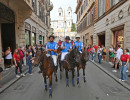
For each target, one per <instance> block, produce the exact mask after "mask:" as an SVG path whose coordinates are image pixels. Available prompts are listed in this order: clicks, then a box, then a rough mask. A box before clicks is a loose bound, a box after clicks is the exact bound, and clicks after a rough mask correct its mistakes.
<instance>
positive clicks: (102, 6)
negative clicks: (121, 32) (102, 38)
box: [98, 0, 106, 17]
mask: <svg viewBox="0 0 130 100" xmlns="http://www.w3.org/2000/svg"><path fill="white" fill-rule="evenodd" d="M105 1H106V0H98V17H100V16H102V15H103V14H104V12H105Z"/></svg>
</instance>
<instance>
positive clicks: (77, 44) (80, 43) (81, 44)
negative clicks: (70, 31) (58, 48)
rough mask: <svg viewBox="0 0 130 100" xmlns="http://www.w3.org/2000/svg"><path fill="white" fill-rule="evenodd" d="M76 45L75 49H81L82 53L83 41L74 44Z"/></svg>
mask: <svg viewBox="0 0 130 100" xmlns="http://www.w3.org/2000/svg"><path fill="white" fill-rule="evenodd" d="M74 45H75V47H79V51H81V49H82V47H83V42H81V41H79V42H78V41H75V42H74Z"/></svg>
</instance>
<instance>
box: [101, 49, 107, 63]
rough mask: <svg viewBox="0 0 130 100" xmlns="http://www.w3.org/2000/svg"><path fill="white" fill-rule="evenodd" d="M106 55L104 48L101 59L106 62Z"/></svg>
mask: <svg viewBox="0 0 130 100" xmlns="http://www.w3.org/2000/svg"><path fill="white" fill-rule="evenodd" d="M106 55H107V49H106V47H103V53H102V58H103V60H104V61H107V58H106Z"/></svg>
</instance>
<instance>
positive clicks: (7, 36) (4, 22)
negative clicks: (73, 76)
mask: <svg viewBox="0 0 130 100" xmlns="http://www.w3.org/2000/svg"><path fill="white" fill-rule="evenodd" d="M0 24H1V40H0V41H1V42H2V48H3V51H5V50H6V48H7V47H8V46H10V47H11V50H12V52H13V51H14V49H15V48H16V37H15V14H14V12H13V11H12V10H11V9H9V8H8V7H6V6H5V5H3V4H2V3H0Z"/></svg>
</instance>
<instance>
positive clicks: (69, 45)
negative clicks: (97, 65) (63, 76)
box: [61, 42, 72, 52]
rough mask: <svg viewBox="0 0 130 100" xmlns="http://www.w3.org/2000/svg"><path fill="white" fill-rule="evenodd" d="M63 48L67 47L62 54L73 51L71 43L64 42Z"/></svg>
mask: <svg viewBox="0 0 130 100" xmlns="http://www.w3.org/2000/svg"><path fill="white" fill-rule="evenodd" d="M61 47H65V48H64V49H63V50H62V52H68V50H69V49H72V46H71V43H67V42H63V43H62V45H61Z"/></svg>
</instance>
